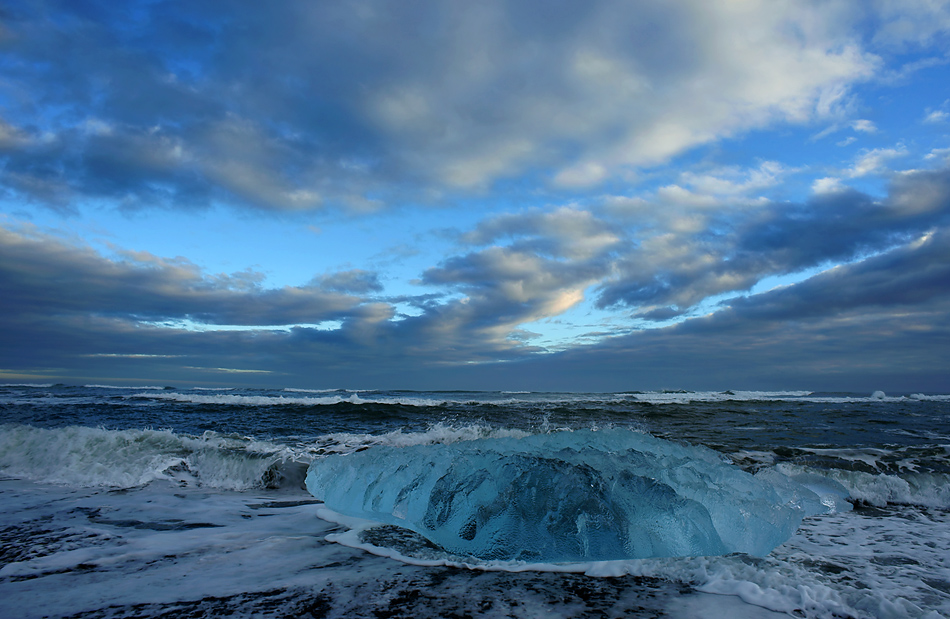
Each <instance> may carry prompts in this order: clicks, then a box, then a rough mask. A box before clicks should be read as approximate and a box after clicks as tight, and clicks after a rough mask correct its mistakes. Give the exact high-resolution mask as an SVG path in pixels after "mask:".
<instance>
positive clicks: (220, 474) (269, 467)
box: [0, 425, 308, 490]
mask: <svg viewBox="0 0 950 619" xmlns="http://www.w3.org/2000/svg"><path fill="white" fill-rule="evenodd" d="M307 464H308V462H307V461H306V458H305V457H304V456H302V455H301V454H298V453H295V452H294V451H292V450H290V449H289V448H287V447H284V446H281V445H276V444H273V443H268V442H263V441H256V440H253V439H249V438H245V437H237V436H222V435H219V434H216V433H213V432H206V433H205V434H203V435H201V436H187V435H179V434H175V433H173V432H171V431H169V430H106V429H103V428H89V427H83V426H69V427H65V428H55V429H44V428H35V427H32V426H27V425H5V426H0V474H2V475H5V476H8V477H16V478H22V479H30V480H34V481H42V482H47V483H54V484H64V485H71V486H106V487H113V488H132V487H137V486H142V485H144V484H147V483H149V482H152V481H156V480H165V481H174V482H177V483H180V484H182V485H198V486H206V487H211V488H221V489H227V490H247V489H250V488H259V487H267V488H277V487H281V486H284V485H288V484H297V485H299V484H300V481H301V480H302V477H303V474H304V472H305V468H306V466H307Z"/></svg>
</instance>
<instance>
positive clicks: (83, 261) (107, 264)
mask: <svg viewBox="0 0 950 619" xmlns="http://www.w3.org/2000/svg"><path fill="white" fill-rule="evenodd" d="M261 280H262V276H260V275H259V274H256V273H253V272H247V271H246V272H241V273H235V274H232V275H218V276H212V277H209V276H206V275H204V274H202V273H201V272H200V270H199V269H198V267H197V266H195V265H194V264H192V263H190V262H188V261H187V260H184V259H166V258H161V257H158V256H154V255H151V254H148V253H145V252H123V254H122V256H121V257H120V258H119V259H114V260H110V259H106V258H103V257H102V256H100V255H99V254H98V253H96V252H95V251H93V250H92V249H90V248H88V247H82V246H75V245H70V244H67V243H65V242H63V241H61V240H59V239H57V238H55V237H51V236H49V235H46V234H43V233H41V232H39V231H37V230H35V229H33V230H31V229H26V230H23V231H20V232H17V231H13V230H9V229H4V228H0V287H2V288H3V290H4V295H3V299H2V300H0V310H2V313H3V315H4V316H5V317H6V318H7V319H15V320H24V321H29V320H31V319H32V317H41V316H42V317H47V318H49V319H54V318H57V317H62V318H64V319H65V318H68V317H86V316H101V317H111V318H114V319H116V320H123V321H128V322H129V324H130V325H135V324H139V323H141V322H143V321H153V322H154V321H163V320H190V321H194V322H199V323H206V324H212V325H245V326H261V325H289V324H301V323H303V324H312V323H319V322H321V321H324V320H334V319H339V318H341V317H344V316H346V315H347V314H348V313H350V312H352V311H353V308H354V307H355V306H357V305H358V304H359V303H360V299H359V298H357V297H353V296H349V295H345V294H340V293H337V292H332V291H330V290H325V289H322V288H319V287H313V286H309V287H285V288H281V289H264V288H262V287H261V286H260V282H261ZM70 319H71V318H70Z"/></svg>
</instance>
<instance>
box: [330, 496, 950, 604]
mask: <svg viewBox="0 0 950 619" xmlns="http://www.w3.org/2000/svg"><path fill="white" fill-rule="evenodd" d="M317 515H318V516H319V517H321V518H323V519H325V520H327V521H329V522H333V523H336V524H340V525H342V526H346V527H349V530H348V531H345V532H342V533H332V534H330V535H327V536H326V539H327V541H332V542H335V543H338V544H341V545H345V546H348V547H351V548H357V549H360V550H364V551H366V552H369V553H372V554H375V555H377V556H382V557H387V558H390V559H395V560H397V561H400V562H403V563H407V564H410V565H417V566H425V567H429V568H432V567H438V566H445V567H453V568H464V569H471V570H479V571H487V572H492V571H506V572H525V571H538V572H558V573H581V574H586V575H588V576H592V577H623V576H628V575H630V576H638V577H649V578H660V579H663V580H668V581H673V582H681V583H688V584H690V585H692V586H693V587H694V588H695V589H696V590H697V591H700V592H703V593H707V594H715V595H717V596H732V597H735V598H738V599H739V600H741V601H742V602H744V603H745V604H748V605H750V606H752V607H758V608H762V609H766V610H768V611H771V612H777V613H785V614H786V616H787V615H792V616H806V617H829V618H830V617H880V618H887V619H890V618H897V617H919V618H926V619H939V617H941V615H940V614H939V613H940V611H942V612H947V611H950V598H947V597H945V598H944V599H943V601H942V602H938V603H937V604H938V606H937V607H936V608H935V607H934V599H933V596H932V591H933V590H932V589H931V588H930V587H929V586H927V585H926V584H924V581H926V580H927V579H928V578H931V579H934V578H939V577H938V576H937V574H939V573H947V571H948V570H950V552H948V551H950V547H948V543H950V542H948V540H950V535H948V534H950V515H947V514H944V515H943V517H942V518H941V519H939V520H935V521H928V522H914V521H913V520H911V521H906V520H903V519H898V520H897V521H895V522H891V521H890V520H882V519H879V518H873V517H871V518H868V517H864V516H861V515H859V514H855V513H845V514H836V515H833V516H822V517H816V518H809V519H806V521H805V523H804V524H803V527H802V531H800V532H799V533H798V534H796V536H795V537H793V538H792V539H791V540H789V542H787V543H786V544H784V545H782V546H780V547H779V548H777V549H776V550H775V551H773V553H772V554H771V555H770V556H768V557H764V558H761V559H751V558H749V557H746V556H743V555H728V556H723V557H686V558H665V559H639V560H630V561H600V562H583V563H549V564H544V563H526V562H521V561H481V560H477V559H473V558H470V557H459V556H454V555H449V554H447V553H441V554H440V553H439V551H436V550H432V549H426V550H423V551H421V552H420V551H414V552H413V554H404V553H402V552H400V551H399V550H396V549H394V548H391V547H385V546H379V545H375V544H373V543H368V542H366V541H364V539H363V537H362V534H363V533H364V532H366V531H368V530H370V529H372V528H373V527H375V526H379V525H378V524H377V523H373V522H371V521H366V520H361V519H355V518H347V517H344V516H341V515H339V514H336V513H335V512H332V511H331V510H328V509H327V508H326V507H324V506H320V507H319V508H318V509H317ZM895 539H897V540H900V542H899V543H895V541H894V540H895ZM934 541H938V543H937V544H934V543H933V542H934ZM905 544H906V545H905ZM928 544H929V545H928ZM895 553H897V554H900V555H901V556H903V555H905V554H906V555H907V557H908V558H907V560H906V561H905V560H903V559H897V560H896V564H895V565H893V566H889V565H887V559H888V558H889V557H893V556H894V555H895ZM912 556H915V557H918V558H919V559H920V561H919V562H918V561H916V560H913V559H911V558H910V557H912ZM870 557H875V558H877V559H878V560H877V561H874V560H870V561H869V558H870ZM907 561H909V562H910V563H907ZM816 564H817V566H819V567H820V566H821V565H823V564H824V565H827V566H829V568H830V569H828V570H827V571H825V570H821V569H816ZM908 565H909V566H910V567H909V568H908V569H904V568H905V567H907V566H908ZM894 568H897V569H894ZM935 568H936V572H935V571H934V570H935ZM711 599H714V598H711ZM680 601H682V600H680ZM690 603H691V602H690ZM713 604H714V607H715V602H713ZM725 605H728V604H725ZM740 608H741V607H740ZM746 612H748V611H746ZM707 616H710V617H711V616H715V615H707ZM729 616H741V615H729Z"/></svg>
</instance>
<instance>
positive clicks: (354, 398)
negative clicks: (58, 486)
mask: <svg viewBox="0 0 950 619" xmlns="http://www.w3.org/2000/svg"><path fill="white" fill-rule="evenodd" d="M129 397H133V398H146V399H155V400H174V401H176V402H191V403H193V404H236V405H240V406H332V405H334V404H399V405H403V406H440V405H442V404H444V403H445V400H436V399H432V398H399V397H381V398H369V399H364V398H361V397H359V396H358V395H356V394H352V395H350V396H347V397H342V396H338V395H335V396H326V397H322V398H315V397H311V398H305V397H304V398H301V397H285V396H268V395H204V394H196V393H179V392H165V393H136V394H133V395H131V396H129Z"/></svg>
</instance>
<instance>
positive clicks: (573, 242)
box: [461, 207, 622, 260]
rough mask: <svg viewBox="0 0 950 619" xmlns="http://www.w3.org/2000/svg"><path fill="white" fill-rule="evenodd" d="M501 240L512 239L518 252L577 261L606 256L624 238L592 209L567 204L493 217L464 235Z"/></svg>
mask: <svg viewBox="0 0 950 619" xmlns="http://www.w3.org/2000/svg"><path fill="white" fill-rule="evenodd" d="M501 239H504V240H510V241H511V245H510V247H511V248H512V249H514V250H517V251H522V252H530V253H535V254H540V255H546V256H552V257H557V258H570V259H573V260H584V259H590V258H596V257H603V256H605V255H606V254H608V253H609V252H610V251H611V250H613V249H615V248H617V246H618V245H619V244H620V243H621V241H622V239H621V237H620V235H619V233H618V231H617V230H616V229H615V228H614V227H613V226H611V225H610V224H609V223H608V222H606V221H604V220H601V219H598V218H596V217H595V216H594V215H593V213H591V212H590V211H584V210H580V209H573V208H567V207H561V208H558V209H555V210H553V211H549V212H545V211H537V210H534V211H530V212H527V213H519V214H508V215H501V216H498V217H493V218H491V219H488V220H485V221H482V222H481V223H479V224H478V226H476V228H475V229H474V230H472V231H471V232H468V233H466V234H464V235H462V237H461V240H462V241H463V242H465V243H469V244H472V245H487V244H489V243H494V242H496V241H499V240H501Z"/></svg>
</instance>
